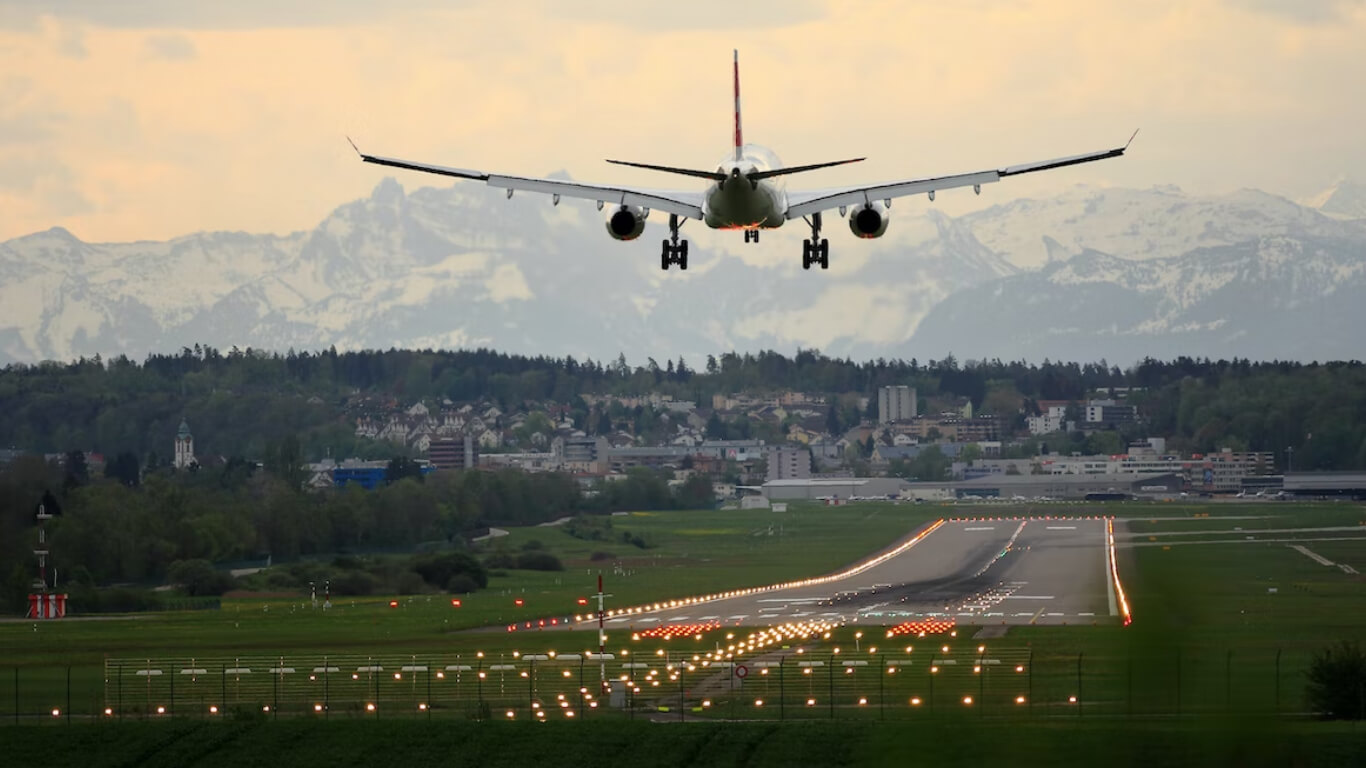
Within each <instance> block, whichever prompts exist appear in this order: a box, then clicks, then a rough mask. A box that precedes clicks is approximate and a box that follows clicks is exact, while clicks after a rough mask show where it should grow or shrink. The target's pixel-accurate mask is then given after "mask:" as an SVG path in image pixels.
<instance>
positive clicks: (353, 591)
mask: <svg viewBox="0 0 1366 768" xmlns="http://www.w3.org/2000/svg"><path fill="white" fill-rule="evenodd" d="M332 591H334V592H336V593H337V594H338V595H346V596H354V595H368V594H370V593H371V592H374V591H375V577H374V576H371V575H370V574H368V573H366V572H365V571H347V572H345V573H343V574H341V575H339V576H338V577H337V578H335V579H333V580H332Z"/></svg>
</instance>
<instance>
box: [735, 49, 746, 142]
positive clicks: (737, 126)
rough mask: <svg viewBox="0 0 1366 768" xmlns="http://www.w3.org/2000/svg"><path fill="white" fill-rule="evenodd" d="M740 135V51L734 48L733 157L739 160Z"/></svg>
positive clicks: (741, 140) (742, 140)
mask: <svg viewBox="0 0 1366 768" xmlns="http://www.w3.org/2000/svg"><path fill="white" fill-rule="evenodd" d="M744 143H745V141H744V139H743V138H742V137H741V135H740V51H739V50H738V49H737V50H735V159H736V161H737V162H738V161H739V160H740V147H742V146H744Z"/></svg>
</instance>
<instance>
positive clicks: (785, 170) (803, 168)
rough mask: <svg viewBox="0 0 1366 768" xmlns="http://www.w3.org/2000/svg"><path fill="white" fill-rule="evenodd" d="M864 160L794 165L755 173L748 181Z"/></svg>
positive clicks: (860, 158)
mask: <svg viewBox="0 0 1366 768" xmlns="http://www.w3.org/2000/svg"><path fill="white" fill-rule="evenodd" d="M865 159H866V158H862V157H856V158H854V159H852V160H835V161H833V162H829V163H814V164H812V165H794V166H792V167H791V168H775V169H773V170H771V171H755V172H754V173H751V174H749V180H750V181H759V180H760V179H771V178H773V177H774V176H786V175H788V174H789V173H805V172H806V171H814V170H817V169H820V168H829V167H831V166H835V165H848V164H850V163H861V162H863V161H864V160H865Z"/></svg>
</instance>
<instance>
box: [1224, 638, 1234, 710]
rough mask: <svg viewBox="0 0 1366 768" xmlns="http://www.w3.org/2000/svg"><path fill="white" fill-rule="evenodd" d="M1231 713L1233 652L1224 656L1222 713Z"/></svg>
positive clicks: (1230, 650)
mask: <svg viewBox="0 0 1366 768" xmlns="http://www.w3.org/2000/svg"><path fill="white" fill-rule="evenodd" d="M1232 711H1233V650H1232V649H1229V650H1227V651H1226V652H1225V654H1224V712H1225V713H1229V712H1232Z"/></svg>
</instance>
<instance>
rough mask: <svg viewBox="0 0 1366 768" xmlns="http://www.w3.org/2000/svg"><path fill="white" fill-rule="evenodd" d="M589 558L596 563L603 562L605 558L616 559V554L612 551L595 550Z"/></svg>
mask: <svg viewBox="0 0 1366 768" xmlns="http://www.w3.org/2000/svg"><path fill="white" fill-rule="evenodd" d="M588 559H589V560H591V561H593V562H595V563H600V562H602V561H603V560H614V559H616V555H614V554H612V553H611V552H602V551H598V552H594V553H593V554H591V555H589V556H588Z"/></svg>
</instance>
